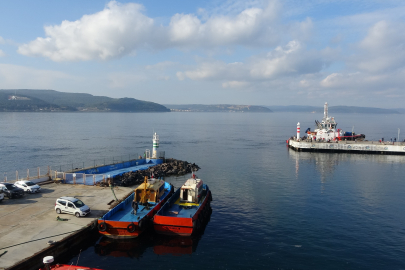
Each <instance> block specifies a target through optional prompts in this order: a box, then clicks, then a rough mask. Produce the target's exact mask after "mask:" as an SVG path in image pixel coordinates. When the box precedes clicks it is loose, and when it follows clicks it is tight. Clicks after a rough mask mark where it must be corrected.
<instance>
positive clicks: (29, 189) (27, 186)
mask: <svg viewBox="0 0 405 270" xmlns="http://www.w3.org/2000/svg"><path fill="white" fill-rule="evenodd" d="M14 185H16V186H17V187H19V188H22V189H23V190H24V191H25V192H26V193H37V192H40V191H41V187H40V186H38V185H37V184H35V183H33V182H31V181H27V180H21V181H17V182H15V183H14Z"/></svg>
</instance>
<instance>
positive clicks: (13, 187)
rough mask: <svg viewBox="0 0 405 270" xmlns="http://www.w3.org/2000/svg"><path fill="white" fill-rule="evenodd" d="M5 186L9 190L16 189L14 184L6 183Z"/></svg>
mask: <svg viewBox="0 0 405 270" xmlns="http://www.w3.org/2000/svg"><path fill="white" fill-rule="evenodd" d="M6 187H7V189H10V190H11V189H16V188H17V187H16V186H14V185H7V186H6Z"/></svg>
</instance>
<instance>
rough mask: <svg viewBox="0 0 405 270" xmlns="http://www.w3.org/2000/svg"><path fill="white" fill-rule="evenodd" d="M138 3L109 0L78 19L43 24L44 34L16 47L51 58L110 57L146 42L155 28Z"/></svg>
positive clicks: (84, 58)
mask: <svg viewBox="0 0 405 270" xmlns="http://www.w3.org/2000/svg"><path fill="white" fill-rule="evenodd" d="M142 10H143V7H142V6H141V5H138V4H133V3H130V4H125V5H123V4H119V3H117V2H115V1H111V2H110V3H108V4H107V5H106V7H105V9H104V10H103V11H100V12H98V13H95V14H92V15H85V16H83V17H82V18H81V19H80V20H77V21H74V22H71V21H63V22H62V23H61V24H60V25H55V26H46V27H45V34H46V38H41V37H39V38H37V39H36V40H34V41H31V42H30V43H28V44H24V45H22V46H20V47H19V48H18V52H19V53H21V54H23V55H27V56H44V57H48V58H50V59H52V60H53V61H83V60H92V59H101V60H106V59H111V58H115V57H120V56H122V55H125V54H129V53H131V52H132V50H134V49H136V48H139V47H143V46H145V42H147V41H149V40H152V39H153V35H152V36H151V33H154V34H156V31H152V29H153V24H154V22H153V19H151V18H148V17H147V16H145V15H143V14H142Z"/></svg>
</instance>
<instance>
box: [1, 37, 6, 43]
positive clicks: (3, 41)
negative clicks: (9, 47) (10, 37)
mask: <svg viewBox="0 0 405 270" xmlns="http://www.w3.org/2000/svg"><path fill="white" fill-rule="evenodd" d="M5 43H6V41H5V40H4V38H2V37H1V36H0V44H5Z"/></svg>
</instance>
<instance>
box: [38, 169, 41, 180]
mask: <svg viewBox="0 0 405 270" xmlns="http://www.w3.org/2000/svg"><path fill="white" fill-rule="evenodd" d="M40 175H41V169H40V168H39V167H38V179H39V176H40Z"/></svg>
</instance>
